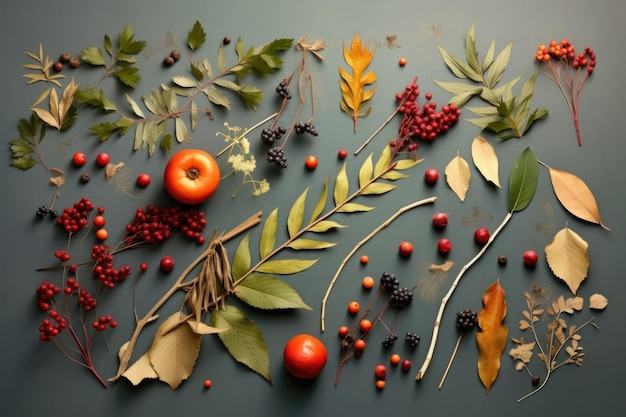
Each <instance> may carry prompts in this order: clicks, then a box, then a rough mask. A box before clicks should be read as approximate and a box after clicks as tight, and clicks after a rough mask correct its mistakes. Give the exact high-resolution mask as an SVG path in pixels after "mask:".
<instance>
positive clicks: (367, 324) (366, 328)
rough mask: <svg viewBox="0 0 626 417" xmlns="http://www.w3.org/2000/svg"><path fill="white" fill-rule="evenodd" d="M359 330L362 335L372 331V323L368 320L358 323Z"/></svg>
mask: <svg viewBox="0 0 626 417" xmlns="http://www.w3.org/2000/svg"><path fill="white" fill-rule="evenodd" d="M359 329H361V331H362V332H363V333H367V332H369V331H370V330H372V321H371V320H368V319H362V320H361V321H360V322H359Z"/></svg>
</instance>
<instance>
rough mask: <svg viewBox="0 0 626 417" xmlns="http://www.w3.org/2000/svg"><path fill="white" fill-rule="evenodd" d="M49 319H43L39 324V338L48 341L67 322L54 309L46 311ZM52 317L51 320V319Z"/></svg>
mask: <svg viewBox="0 0 626 417" xmlns="http://www.w3.org/2000/svg"><path fill="white" fill-rule="evenodd" d="M48 316H49V317H50V319H43V320H42V321H41V324H40V325H39V333H41V334H40V335H39V340H41V341H42V342H49V341H51V340H52V338H53V337H55V336H57V335H58V334H59V333H61V330H63V329H65V328H66V327H67V322H66V321H65V319H64V318H63V317H62V316H61V315H60V314H59V313H58V311H56V310H52V311H50V312H49V313H48ZM51 319H52V320H51Z"/></svg>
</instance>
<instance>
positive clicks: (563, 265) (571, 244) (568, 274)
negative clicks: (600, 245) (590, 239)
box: [545, 227, 589, 294]
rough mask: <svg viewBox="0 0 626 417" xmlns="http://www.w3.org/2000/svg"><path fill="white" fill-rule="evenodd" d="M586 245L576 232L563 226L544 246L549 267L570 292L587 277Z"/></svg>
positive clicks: (575, 289) (574, 291)
mask: <svg viewBox="0 0 626 417" xmlns="http://www.w3.org/2000/svg"><path fill="white" fill-rule="evenodd" d="M588 246H589V245H588V244H587V242H585V241H584V240H583V238H581V237H580V236H579V235H578V234H576V232H574V231H573V230H571V229H569V228H568V227H565V228H563V229H561V230H559V231H558V232H557V234H556V235H555V236H554V238H553V239H552V241H551V242H550V243H549V244H548V245H547V246H546V248H545V252H546V257H547V260H548V265H549V266H550V269H551V270H552V272H553V273H554V275H556V276H557V277H558V278H559V279H561V280H563V281H565V283H566V284H567V286H568V287H569V289H570V291H572V294H576V291H578V287H579V286H580V284H581V282H582V281H583V280H584V279H585V278H586V277H587V270H588V269H589V254H588V252H587V248H588Z"/></svg>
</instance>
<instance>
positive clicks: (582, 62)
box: [535, 39, 596, 74]
mask: <svg viewBox="0 0 626 417" xmlns="http://www.w3.org/2000/svg"><path fill="white" fill-rule="evenodd" d="M551 58H557V59H560V60H563V61H566V63H567V64H568V65H571V66H573V67H574V69H586V71H587V73H589V74H591V73H592V72H593V71H594V68H595V67H596V54H595V52H594V51H593V49H591V48H590V47H588V46H587V47H585V49H584V51H583V52H579V53H578V54H576V49H575V48H574V45H572V43H571V42H570V41H568V40H567V39H563V40H562V41H561V42H556V41H555V40H551V41H550V43H549V46H546V45H539V47H538V48H537V52H536V53H535V59H536V60H537V61H541V62H548V61H550V59H551Z"/></svg>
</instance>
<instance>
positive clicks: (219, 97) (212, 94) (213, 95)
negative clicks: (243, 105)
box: [203, 86, 230, 109]
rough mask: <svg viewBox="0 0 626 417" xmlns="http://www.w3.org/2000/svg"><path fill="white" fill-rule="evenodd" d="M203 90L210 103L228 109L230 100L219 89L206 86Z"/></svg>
mask: <svg viewBox="0 0 626 417" xmlns="http://www.w3.org/2000/svg"><path fill="white" fill-rule="evenodd" d="M203 91H204V93H205V94H206V96H207V98H208V99H209V101H210V102H211V103H213V104H216V105H218V106H222V107H225V108H227V109H230V100H228V98H227V97H226V96H225V95H224V93H222V92H221V91H220V90H218V89H217V88H215V87H213V86H208V87H207V88H205V89H204V90H203Z"/></svg>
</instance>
